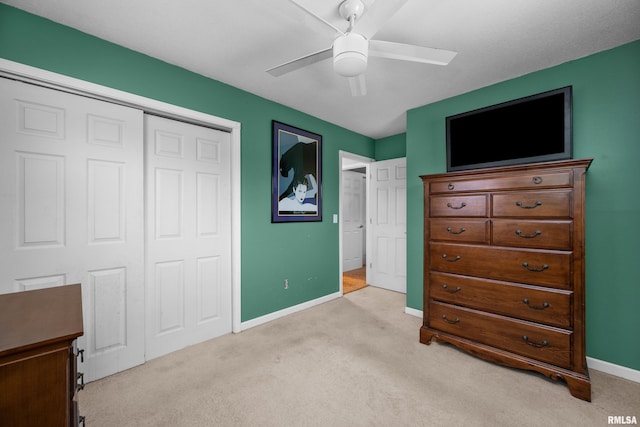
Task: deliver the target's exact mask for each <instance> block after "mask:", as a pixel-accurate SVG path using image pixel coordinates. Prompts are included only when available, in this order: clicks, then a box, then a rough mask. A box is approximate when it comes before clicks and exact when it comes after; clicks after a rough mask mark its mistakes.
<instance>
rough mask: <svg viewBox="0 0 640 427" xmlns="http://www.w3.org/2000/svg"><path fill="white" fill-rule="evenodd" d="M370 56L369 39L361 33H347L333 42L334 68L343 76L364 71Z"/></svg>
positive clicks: (351, 75)
mask: <svg viewBox="0 0 640 427" xmlns="http://www.w3.org/2000/svg"><path fill="white" fill-rule="evenodd" d="M368 57H369V41H368V40H367V39H366V38H365V37H364V36H362V35H360V34H356V33H347V34H345V35H343V36H340V37H338V38H337V39H336V40H335V41H334V42H333V69H334V70H335V72H336V73H338V74H340V75H341V76H345V77H354V76H358V75H360V74H362V73H364V72H365V70H366V69H367V58H368Z"/></svg>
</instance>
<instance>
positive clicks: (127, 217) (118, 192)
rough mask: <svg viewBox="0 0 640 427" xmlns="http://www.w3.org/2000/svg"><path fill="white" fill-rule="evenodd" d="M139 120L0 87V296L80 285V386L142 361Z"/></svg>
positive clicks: (109, 107) (136, 115)
mask: <svg viewBox="0 0 640 427" xmlns="http://www.w3.org/2000/svg"><path fill="white" fill-rule="evenodd" d="M143 261H144V238H143V115H142V111H140V110H136V109H133V108H128V107H123V106H119V105H114V104H110V103H106V102H102V101H97V100H94V99H89V98H85V97H82V96H77V95H71V94H68V93H64V92H60V91H54V90H51V89H46V88H42V87H39V86H34V85H30V84H26V83H21V82H16V81H12V80H7V79H4V78H0V293H8V292H16V291H26V290H32V289H38V288H44V287H51V286H59V285H63V284H70V283H82V295H83V302H82V303H83V313H84V336H82V337H80V339H79V340H78V341H79V342H78V343H79V346H80V347H81V348H84V349H85V352H84V364H83V366H81V368H80V370H81V371H83V372H84V374H85V377H84V378H85V381H91V380H94V379H98V378H101V377H104V376H107V375H110V374H113V373H115V372H119V371H122V370H124V369H128V368H130V367H132V366H135V365H137V364H140V363H143V362H144V323H143V322H144V316H142V315H141V313H143V312H144V267H143Z"/></svg>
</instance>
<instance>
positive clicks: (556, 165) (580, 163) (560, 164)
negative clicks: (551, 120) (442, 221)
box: [420, 159, 593, 180]
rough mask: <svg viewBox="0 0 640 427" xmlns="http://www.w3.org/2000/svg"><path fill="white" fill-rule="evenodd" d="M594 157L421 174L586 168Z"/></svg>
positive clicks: (447, 176)
mask: <svg viewBox="0 0 640 427" xmlns="http://www.w3.org/2000/svg"><path fill="white" fill-rule="evenodd" d="M592 161H593V159H578V160H559V161H554V162H543V163H527V164H523V165H514V166H500V167H494V168H482V169H471V170H465V171H456V172H445V173H437V174H430V175H421V176H420V178H422V179H423V180H425V179H437V178H445V179H452V178H457V177H459V178H462V179H464V178H466V177H468V176H473V177H477V178H480V177H482V176H484V175H492V174H501V173H507V172H527V171H534V170H535V171H538V170H541V169H550V170H551V169H560V168H575V167H583V168H585V170H586V169H588V168H589V165H590V164H591V162H592Z"/></svg>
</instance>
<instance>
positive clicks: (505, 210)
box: [491, 190, 571, 218]
mask: <svg viewBox="0 0 640 427" xmlns="http://www.w3.org/2000/svg"><path fill="white" fill-rule="evenodd" d="M491 212H492V216H493V217H520V218H522V217H526V218H571V191H569V190H567V191H514V192H506V193H497V194H492V195H491Z"/></svg>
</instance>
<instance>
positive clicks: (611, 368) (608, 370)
mask: <svg viewBox="0 0 640 427" xmlns="http://www.w3.org/2000/svg"><path fill="white" fill-rule="evenodd" d="M404 312H405V313H407V314H410V315H412V316H416V317H420V318H422V316H423V312H422V310H416V309H415V308H411V307H405V308H404ZM587 365H588V366H589V369H593V370H595V371H600V372H604V373H605V374H610V375H614V376H616V377H620V378H624V379H625V380H629V381H634V382H637V383H640V371H636V370H635V369H631V368H627V367H626V366H620V365H615V364H613V363H610V362H605V361H604V360H598V359H594V358H593V357H587Z"/></svg>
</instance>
